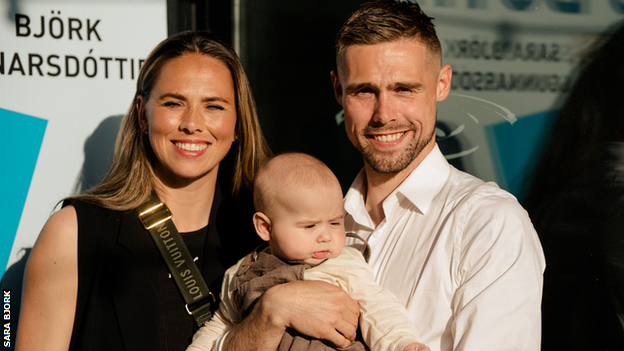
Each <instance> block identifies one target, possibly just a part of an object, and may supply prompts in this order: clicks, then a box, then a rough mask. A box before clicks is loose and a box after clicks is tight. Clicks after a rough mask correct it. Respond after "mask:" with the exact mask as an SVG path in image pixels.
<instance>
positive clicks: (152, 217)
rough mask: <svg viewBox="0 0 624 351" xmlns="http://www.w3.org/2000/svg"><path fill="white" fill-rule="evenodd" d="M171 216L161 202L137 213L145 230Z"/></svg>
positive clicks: (167, 208)
mask: <svg viewBox="0 0 624 351" xmlns="http://www.w3.org/2000/svg"><path fill="white" fill-rule="evenodd" d="M171 217H173V215H172V214H171V211H170V210H169V207H167V205H165V204H164V203H162V202H161V203H159V204H158V205H155V206H152V207H150V208H148V209H147V210H145V211H143V212H141V213H139V219H140V220H141V223H142V224H143V227H145V229H147V230H150V229H152V228H154V227H155V226H157V225H159V224H161V223H162V222H164V221H166V220H169V219H171Z"/></svg>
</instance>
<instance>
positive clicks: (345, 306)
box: [263, 281, 360, 348]
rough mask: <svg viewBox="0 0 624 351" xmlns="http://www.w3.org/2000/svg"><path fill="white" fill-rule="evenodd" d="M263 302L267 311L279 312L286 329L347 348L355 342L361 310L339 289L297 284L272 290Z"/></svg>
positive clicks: (323, 284)
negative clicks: (352, 341)
mask: <svg viewBox="0 0 624 351" xmlns="http://www.w3.org/2000/svg"><path fill="white" fill-rule="evenodd" d="M263 299H264V301H263V304H264V305H265V307H264V308H266V309H268V310H269V311H275V312H276V314H277V315H279V316H280V317H281V318H283V319H282V320H283V322H282V323H284V325H285V326H286V327H290V328H293V329H295V330H297V331H298V332H300V333H302V334H305V335H308V336H311V337H313V338H316V339H324V340H328V341H331V342H332V343H334V345H336V346H338V347H343V348H344V347H348V346H349V345H350V344H351V340H353V339H355V336H356V332H357V328H358V318H359V315H360V307H359V305H358V303H357V302H356V301H354V300H353V299H352V298H351V297H350V296H349V295H348V294H347V293H346V292H345V291H344V290H342V289H341V288H339V287H337V286H334V285H331V284H328V283H325V282H321V281H297V282H292V283H289V284H282V285H277V286H275V287H274V288H272V289H269V290H268V291H267V292H266V293H265V295H264V297H263Z"/></svg>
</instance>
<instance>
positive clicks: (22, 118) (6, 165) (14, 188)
mask: <svg viewBox="0 0 624 351" xmlns="http://www.w3.org/2000/svg"><path fill="white" fill-rule="evenodd" d="M47 124H48V121H46V120H44V119H40V118H36V117H32V116H28V115H24V114H21V113H17V112H13V111H8V110H4V109H0V128H2V129H1V130H2V131H4V133H5V134H6V133H13V134H14V133H15V132H16V131H22V132H24V131H26V132H27V133H20V134H21V135H25V137H21V138H19V139H18V140H17V141H13V142H12V143H13V144H14V145H13V146H12V147H9V146H8V145H7V146H5V147H4V148H3V149H4V151H3V152H2V153H1V156H0V161H1V162H2V172H0V193H1V194H2V201H0V213H2V218H3V220H4V221H5V223H6V225H5V227H4V229H3V230H2V231H0V267H2V268H0V279H2V277H3V276H4V270H5V267H6V265H7V263H8V261H9V255H10V254H11V248H12V247H13V241H14V240H15V234H16V233H17V226H18V224H19V222H20V217H21V216H22V211H23V210H24V203H25V202H26V195H27V194H28V188H29V187H30V181H31V179H32V176H33V172H34V171H35V165H36V164H37V157H38V156H39V150H40V149H41V143H42V142H43V135H44V134H45V129H46V126H47ZM7 142H8V141H7Z"/></svg>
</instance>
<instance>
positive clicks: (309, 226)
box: [305, 224, 314, 229]
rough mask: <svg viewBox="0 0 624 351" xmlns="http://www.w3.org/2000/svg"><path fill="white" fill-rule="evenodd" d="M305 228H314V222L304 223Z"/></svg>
mask: <svg viewBox="0 0 624 351" xmlns="http://www.w3.org/2000/svg"><path fill="white" fill-rule="evenodd" d="M305 228H306V229H312V228H314V224H310V225H306V226H305Z"/></svg>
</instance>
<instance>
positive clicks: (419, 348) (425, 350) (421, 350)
mask: <svg viewBox="0 0 624 351" xmlns="http://www.w3.org/2000/svg"><path fill="white" fill-rule="evenodd" d="M403 351H431V349H429V347H427V346H426V345H425V344H421V343H419V342H414V343H411V344H409V345H407V346H405V348H404V349H403Z"/></svg>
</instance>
